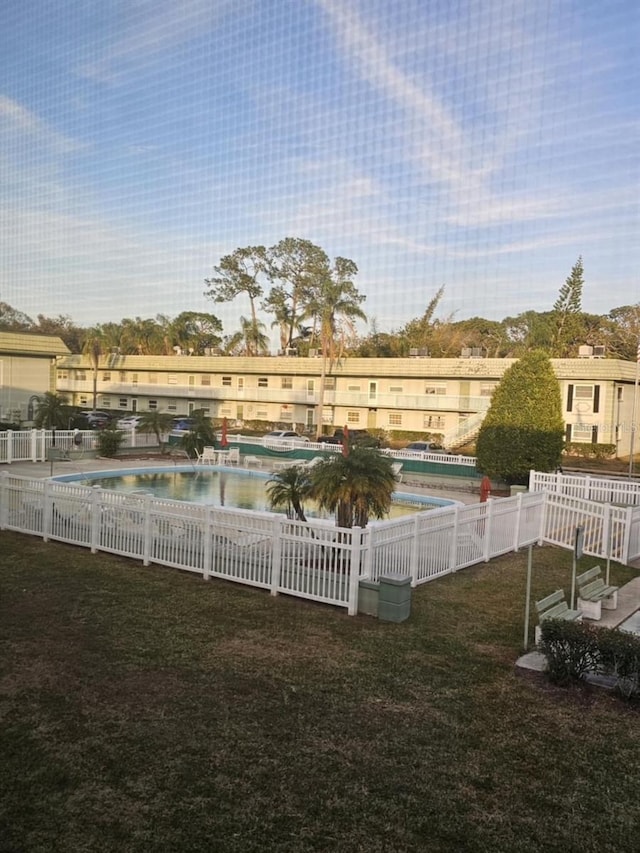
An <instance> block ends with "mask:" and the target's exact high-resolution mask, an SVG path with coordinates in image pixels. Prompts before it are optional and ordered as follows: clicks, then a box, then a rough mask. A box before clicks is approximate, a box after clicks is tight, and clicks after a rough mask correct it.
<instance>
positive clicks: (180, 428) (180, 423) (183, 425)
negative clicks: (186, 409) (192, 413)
mask: <svg viewBox="0 0 640 853" xmlns="http://www.w3.org/2000/svg"><path fill="white" fill-rule="evenodd" d="M194 424H195V419H194V418H188V417H186V416H184V417H177V418H174V419H173V423H172V425H171V429H172V431H173V432H189V431H190V430H191V429H193V426H194Z"/></svg>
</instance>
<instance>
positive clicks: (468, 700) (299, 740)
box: [0, 532, 640, 853]
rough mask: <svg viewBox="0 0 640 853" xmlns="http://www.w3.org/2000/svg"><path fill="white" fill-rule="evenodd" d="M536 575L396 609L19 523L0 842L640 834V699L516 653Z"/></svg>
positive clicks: (8, 544)
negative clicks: (334, 603) (628, 699)
mask: <svg viewBox="0 0 640 853" xmlns="http://www.w3.org/2000/svg"><path fill="white" fill-rule="evenodd" d="M570 563H571V555H570V554H568V553H565V552H560V551H557V550H554V549H551V548H543V549H538V550H536V551H535V552H534V575H535V577H534V597H538V598H539V597H541V596H542V595H544V594H546V593H548V592H551V591H553V590H554V589H556V587H557V586H559V585H563V586H564V587H565V589H566V590H567V592H568V591H569V586H570ZM591 563H593V560H589V561H587V560H586V558H585V561H584V568H587V567H588V564H591ZM525 576H526V554H524V553H523V554H521V555H516V556H509V557H506V558H502V559H499V560H495V561H493V562H492V563H490V564H487V565H483V566H480V567H476V568H473V569H466V570H464V571H462V572H460V573H458V574H457V575H453V576H451V577H448V578H445V579H443V580H440V581H435V582H432V583H430V584H427V585H425V586H423V587H421V588H419V589H418V590H415V591H414V598H413V612H412V616H411V618H410V620H409V621H407V622H405V623H403V624H400V625H395V624H389V623H380V622H378V621H377V620H375V619H372V618H369V617H358V618H350V617H348V616H347V615H346V613H345V612H343V611H340V610H337V609H332V608H329V607H324V606H318V605H314V604H311V603H306V602H301V601H299V600H295V599H291V598H287V597H285V596H280V597H278V598H272V597H270V596H269V595H268V594H267V593H265V592H263V591H258V590H253V589H250V588H247V587H240V586H236V585H233V584H230V583H224V582H221V581H217V580H212V581H210V582H208V583H206V582H204V581H203V580H202V579H201V578H199V577H196V576H193V575H189V574H184V573H180V572H178V571H171V570H166V569H161V568H158V567H150V568H144V567H142V566H140V565H139V564H136V563H132V562H129V561H127V560H124V559H120V558H117V557H110V556H107V555H91V554H89V553H88V552H86V551H83V550H80V549H76V548H73V547H67V546H63V545H59V544H54V543H50V544H44V543H42V542H41V541H40V540H38V539H36V538H32V537H26V536H20V535H17V534H12V533H7V532H4V533H2V534H0V639H1V641H2V644H1V648H2V659H1V662H0V665H1V670H0V702H1V705H0V709H1V711H0V713H1V725H0V768H1V769H0V790H1V803H0V850H2V851H6V852H7V853H8V851H14V852H15V853H17V851H43V853H44V851H47V853H48V851H65V853H73V851H112V850H113V851H127V853H129V851H144V853H147V851H214V852H215V853H227V851H238V853H252V851H332V852H333V853H342V851H345V853H346V851H348V853H352V851H364V852H365V853H369V852H370V851H371V852H372V853H375V852H376V851H384V853H396V851H447V853H449V851H491V853H496V851H527V853H530V851H541V853H542V851H545V853H547V851H555V850H558V851H563V853H567V851H581V853H588V851H598V853H603V851H616V853H620V851H634V853H635V851H636V850H637V849H638V845H639V842H638V838H637V827H638V825H639V823H640V772H639V766H640V716H639V714H638V708H637V706H635V705H628V704H625V703H624V702H623V701H622V700H619V699H617V698H616V697H615V696H613V695H611V694H609V693H607V692H604V691H601V690H598V689H596V688H590V687H587V686H585V687H574V688H571V689H568V690H563V689H560V688H553V687H550V686H549V685H548V684H546V682H544V680H541V678H540V676H535V675H531V674H529V675H522V674H518V673H517V672H516V671H515V669H514V663H515V660H516V659H517V657H518V655H519V653H520V651H521V644H522V633H523V627H522V620H523V608H524V587H525ZM612 576H613V578H614V580H615V581H616V582H618V583H621V582H624V581H626V580H628V579H629V578H630V577H632V576H633V572H632V571H631V570H630V569H625V568H622V567H617V566H614V568H613V575H612Z"/></svg>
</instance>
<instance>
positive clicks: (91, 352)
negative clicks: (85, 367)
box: [82, 326, 103, 412]
mask: <svg viewBox="0 0 640 853" xmlns="http://www.w3.org/2000/svg"><path fill="white" fill-rule="evenodd" d="M82 353H83V355H88V356H89V360H90V361H91V367H92V370H93V406H92V409H93V411H94V412H95V410H96V409H97V407H98V404H97V400H98V367H99V365H100V356H101V355H102V353H103V337H102V332H101V331H100V329H99V328H98V327H97V326H96V327H94V328H93V329H89V330H88V332H87V336H86V338H85V339H84V343H83V345H82Z"/></svg>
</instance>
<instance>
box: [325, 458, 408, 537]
mask: <svg viewBox="0 0 640 853" xmlns="http://www.w3.org/2000/svg"><path fill="white" fill-rule="evenodd" d="M392 464H393V463H392V460H391V458H390V457H388V456H385V454H383V453H380V451H379V450H376V449H375V448H372V447H365V446H362V445H354V446H353V447H352V448H350V450H349V453H348V455H346V456H345V455H343V454H335V455H334V456H331V457H329V458H327V459H324V460H323V461H322V462H319V463H318V464H317V465H315V466H314V467H313V468H312V470H311V472H310V479H311V496H312V497H313V498H314V499H315V500H316V501H317V502H318V505H319V506H320V508H321V509H326V510H328V511H329V512H336V524H337V525H338V527H354V526H355V527H366V526H367V523H368V521H369V517H370V516H371V515H373V516H375V517H376V518H382V517H383V516H385V515H386V514H387V513H388V512H389V508H390V506H391V496H392V494H393V491H394V488H395V485H396V482H397V481H396V476H395V474H394V472H393V468H392Z"/></svg>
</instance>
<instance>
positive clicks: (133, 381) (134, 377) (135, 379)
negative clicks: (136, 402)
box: [131, 373, 138, 385]
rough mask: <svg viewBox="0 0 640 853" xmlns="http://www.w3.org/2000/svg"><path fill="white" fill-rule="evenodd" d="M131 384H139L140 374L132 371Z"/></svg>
mask: <svg viewBox="0 0 640 853" xmlns="http://www.w3.org/2000/svg"><path fill="white" fill-rule="evenodd" d="M131 384H132V385H137V384H138V374H137V373H132V374H131Z"/></svg>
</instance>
